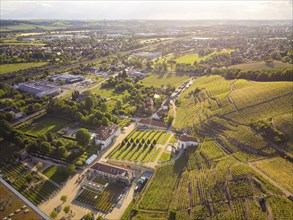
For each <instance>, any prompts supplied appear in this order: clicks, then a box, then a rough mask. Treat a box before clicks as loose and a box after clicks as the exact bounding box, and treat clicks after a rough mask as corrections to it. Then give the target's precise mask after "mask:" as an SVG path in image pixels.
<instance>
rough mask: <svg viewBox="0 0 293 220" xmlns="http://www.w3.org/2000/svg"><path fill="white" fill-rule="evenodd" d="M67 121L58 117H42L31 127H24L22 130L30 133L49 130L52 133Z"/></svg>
mask: <svg viewBox="0 0 293 220" xmlns="http://www.w3.org/2000/svg"><path fill="white" fill-rule="evenodd" d="M67 123H68V121H66V120H62V119H60V118H52V117H44V118H42V119H40V120H39V121H38V122H37V123H36V124H34V125H33V126H32V127H29V128H26V129H25V130H24V132H25V133H27V134H31V135H43V134H46V133H48V132H49V131H50V132H53V133H54V132H57V131H58V130H60V129H61V128H62V127H64V126H65V125H66V124H67Z"/></svg>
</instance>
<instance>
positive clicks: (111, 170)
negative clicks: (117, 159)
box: [91, 163, 129, 176]
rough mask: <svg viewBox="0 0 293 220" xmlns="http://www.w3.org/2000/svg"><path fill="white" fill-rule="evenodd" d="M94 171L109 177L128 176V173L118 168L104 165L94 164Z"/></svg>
mask: <svg viewBox="0 0 293 220" xmlns="http://www.w3.org/2000/svg"><path fill="white" fill-rule="evenodd" d="M91 168H92V169H94V170H99V171H102V172H104V173H108V174H111V175H122V176H129V171H128V170H124V169H122V168H120V167H116V166H112V165H108V164H104V163H96V164H94V165H93V166H92V167H91Z"/></svg>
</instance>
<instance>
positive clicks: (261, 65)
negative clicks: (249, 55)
mask: <svg viewBox="0 0 293 220" xmlns="http://www.w3.org/2000/svg"><path fill="white" fill-rule="evenodd" d="M230 68H235V69H240V70H246V71H247V70H252V71H253V70H267V69H287V68H288V69H292V68H293V64H289V63H283V62H281V61H277V60H274V61H273V63H272V65H267V64H266V63H265V62H264V61H260V62H253V63H243V64H237V65H233V66H231V67H230Z"/></svg>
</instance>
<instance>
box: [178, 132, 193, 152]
mask: <svg viewBox="0 0 293 220" xmlns="http://www.w3.org/2000/svg"><path fill="white" fill-rule="evenodd" d="M197 145H198V140H197V139H196V138H194V137H190V136H187V135H186V134H182V135H181V136H180V137H179V138H178V149H186V148H187V147H189V146H197Z"/></svg>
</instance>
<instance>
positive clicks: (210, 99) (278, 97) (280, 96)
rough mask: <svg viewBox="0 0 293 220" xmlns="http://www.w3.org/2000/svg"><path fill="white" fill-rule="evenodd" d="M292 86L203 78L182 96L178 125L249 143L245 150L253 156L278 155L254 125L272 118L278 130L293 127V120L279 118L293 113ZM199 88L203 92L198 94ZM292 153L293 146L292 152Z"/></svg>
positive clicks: (238, 143)
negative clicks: (258, 154)
mask: <svg viewBox="0 0 293 220" xmlns="http://www.w3.org/2000/svg"><path fill="white" fill-rule="evenodd" d="M292 85H293V84H292V82H253V81H247V80H225V79H224V78H222V77H220V76H204V77H200V78H198V79H197V80H195V82H194V84H193V85H192V86H191V87H190V88H189V89H188V90H186V91H185V92H184V93H183V94H182V95H181V96H180V98H179V103H180V105H179V107H178V108H177V115H176V120H175V124H174V126H175V128H176V129H184V128H187V129H188V130H189V132H190V133H197V134H202V133H205V134H206V135H215V136H216V137H218V138H222V139H223V141H227V140H229V139H230V141H229V142H231V139H233V141H234V144H236V145H241V143H243V144H244V143H245V144H246V145H247V144H248V146H246V148H245V150H246V151H247V152H249V153H256V152H261V153H262V154H263V155H267V154H269V155H271V154H274V153H275V150H274V149H273V148H272V147H270V146H267V141H265V140H264V138H268V137H265V136H261V135H260V134H258V133H257V132H256V131H255V130H253V128H252V127H251V123H254V122H256V121H259V120H261V119H267V118H271V119H272V121H276V120H275V119H278V120H277V121H278V127H274V128H275V129H277V130H278V128H280V127H281V128H282V127H283V125H282V123H286V127H288V126H289V127H292V121H290V122H288V121H287V120H280V119H279V118H280V116H282V115H287V114H288V113H292V103H293V101H292V99H291V98H292ZM197 88H199V89H200V92H198V93H196V94H195V93H194V91H195V89H197ZM271 126H274V124H272V125H271ZM280 130H281V129H280ZM283 130H284V129H283ZM286 133H287V136H288V131H287V132H285V131H284V135H286ZM276 136H277V135H276ZM288 138H289V136H288ZM235 150H236V151H238V150H237V149H235ZM232 151H233V150H232ZM292 151H293V149H292V148H291V147H290V148H289V153H292ZM233 152H234V151H233Z"/></svg>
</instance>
